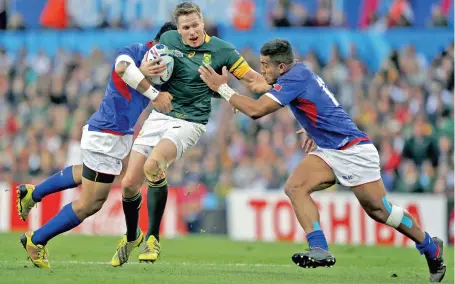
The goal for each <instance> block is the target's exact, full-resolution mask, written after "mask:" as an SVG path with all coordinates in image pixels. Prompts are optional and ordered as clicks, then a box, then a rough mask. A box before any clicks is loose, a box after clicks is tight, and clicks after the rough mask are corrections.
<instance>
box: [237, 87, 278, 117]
mask: <svg viewBox="0 0 455 284" xmlns="http://www.w3.org/2000/svg"><path fill="white" fill-rule="evenodd" d="M229 103H230V104H231V105H232V106H233V107H234V108H236V109H238V110H239V111H241V112H243V113H244V114H246V115H248V116H249V117H251V118H252V119H258V118H261V117H263V116H265V115H267V114H269V113H272V112H275V111H277V110H279V109H280V108H281V105H280V104H278V103H277V102H275V101H273V100H272V99H270V98H269V97H267V96H265V95H262V96H261V97H260V98H259V99H257V100H255V99H253V98H250V97H247V96H242V95H240V94H238V93H236V94H235V95H233V96H232V97H231V98H230V100H229Z"/></svg>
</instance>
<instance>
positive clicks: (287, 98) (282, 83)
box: [266, 80, 303, 106]
mask: <svg viewBox="0 0 455 284" xmlns="http://www.w3.org/2000/svg"><path fill="white" fill-rule="evenodd" d="M302 94H303V88H302V82H298V81H291V80H278V81H277V83H276V84H274V85H273V88H272V90H270V91H269V92H268V93H267V94H266V95H268V96H269V97H270V98H272V99H273V100H274V101H276V102H277V103H279V104H280V105H282V106H287V105H288V104H290V103H291V102H292V101H293V100H294V99H296V98H297V97H299V96H300V95H302Z"/></svg>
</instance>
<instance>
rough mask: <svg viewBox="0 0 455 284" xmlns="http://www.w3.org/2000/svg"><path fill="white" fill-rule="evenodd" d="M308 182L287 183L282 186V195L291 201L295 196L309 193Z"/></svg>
mask: <svg viewBox="0 0 455 284" xmlns="http://www.w3.org/2000/svg"><path fill="white" fill-rule="evenodd" d="M309 184H310V183H309V182H308V181H307V180H305V179H304V180H300V181H298V182H295V181H287V182H286V184H285V185H284V193H286V195H287V196H288V197H289V198H290V199H291V200H292V199H293V198H294V197H295V195H296V194H301V193H309V191H310V188H309Z"/></svg>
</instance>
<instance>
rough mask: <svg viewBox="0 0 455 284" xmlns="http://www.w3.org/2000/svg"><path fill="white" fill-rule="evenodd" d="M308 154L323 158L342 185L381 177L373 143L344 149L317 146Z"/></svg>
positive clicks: (360, 182)
mask: <svg viewBox="0 0 455 284" xmlns="http://www.w3.org/2000/svg"><path fill="white" fill-rule="evenodd" d="M309 154H310V155H316V156H318V157H320V158H321V159H323V160H324V161H325V162H326V164H327V165H328V166H329V167H331V168H332V170H333V173H334V174H335V176H336V178H337V179H338V181H339V182H340V183H341V184H342V185H344V186H347V187H354V186H358V185H362V184H365V183H369V182H373V181H377V180H379V179H380V178H381V168H380V164H379V154H378V150H377V149H376V147H375V146H374V145H373V144H360V145H353V146H351V147H349V148H347V149H345V150H334V149H324V148H320V147H318V148H317V149H316V150H315V151H313V152H311V153H309Z"/></svg>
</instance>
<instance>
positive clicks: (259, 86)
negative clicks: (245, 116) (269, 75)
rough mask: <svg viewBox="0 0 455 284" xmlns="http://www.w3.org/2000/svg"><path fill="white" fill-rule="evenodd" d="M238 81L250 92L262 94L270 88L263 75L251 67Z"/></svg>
mask: <svg viewBox="0 0 455 284" xmlns="http://www.w3.org/2000/svg"><path fill="white" fill-rule="evenodd" d="M240 82H242V83H243V84H244V85H245V86H246V87H247V88H248V89H250V90H251V91H252V92H254V93H258V94H263V93H265V92H267V91H269V90H270V89H272V86H270V85H269V84H267V82H266V81H265V79H264V77H263V76H262V75H261V74H259V73H258V72H256V71H254V70H253V69H251V68H250V71H248V72H247V73H246V74H245V76H243V77H242V79H240Z"/></svg>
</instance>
